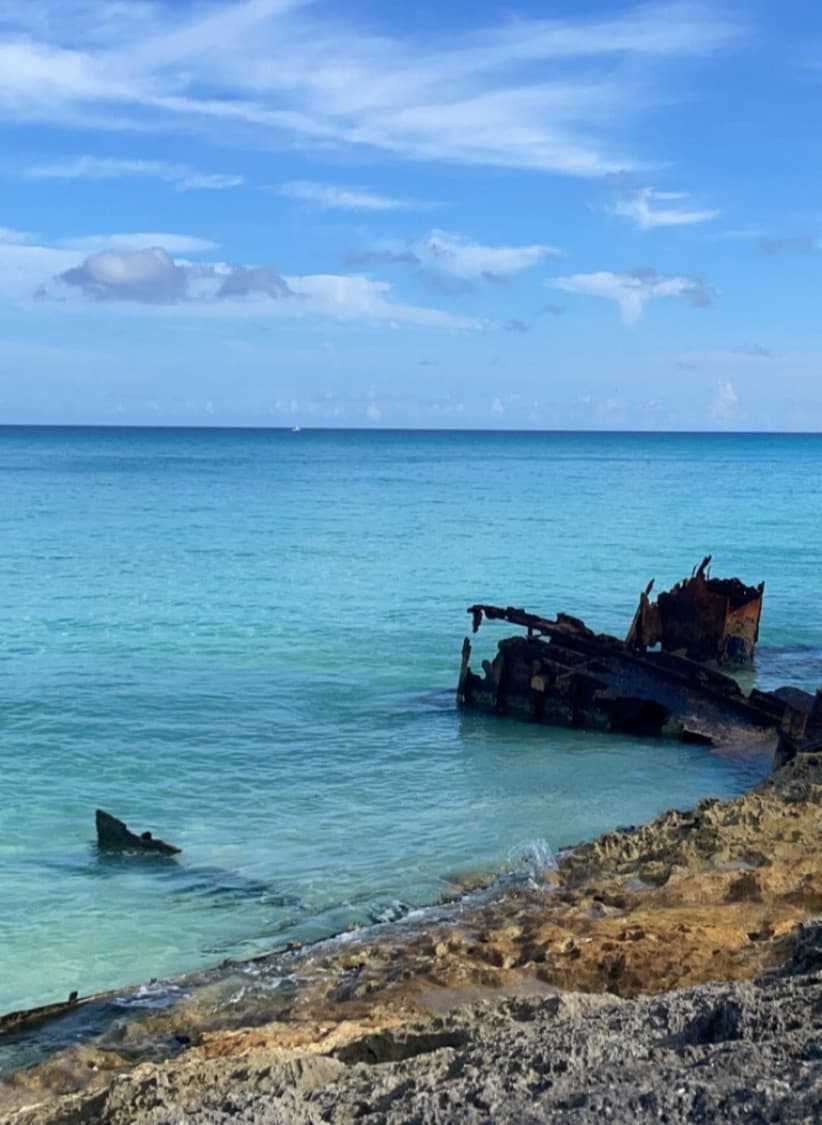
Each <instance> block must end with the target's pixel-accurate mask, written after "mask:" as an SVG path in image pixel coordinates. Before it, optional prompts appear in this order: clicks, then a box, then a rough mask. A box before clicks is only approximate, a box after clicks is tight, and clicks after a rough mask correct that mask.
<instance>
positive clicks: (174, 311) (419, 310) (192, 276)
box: [0, 236, 486, 331]
mask: <svg viewBox="0 0 822 1125" xmlns="http://www.w3.org/2000/svg"><path fill="white" fill-rule="evenodd" d="M131 237H133V236H129V238H131ZM129 238H124V239H123V240H122V242H121V243H120V244H119V245H124V248H122V249H120V248H118V245H117V240H116V239H115V240H114V243H115V244H112V240H111V238H108V239H104V240H103V242H102V245H103V248H102V249H100V248H99V243H98V239H97V238H94V239H90V240H89V241H90V242H91V244H92V245H93V246H94V250H93V251H92V252H91V253H90V254H87V255H86V256H83V253H84V251H83V250H80V251H78V250H77V249H69V248H67V247H65V246H57V247H54V246H36V245H26V244H21V243H10V242H9V243H5V244H4V243H2V242H0V298H4V299H6V300H8V301H11V302H14V303H17V304H22V305H26V306H29V307H31V306H32V305H33V304H38V305H39V307H40V308H41V309H43V310H45V309H46V308H51V309H54V310H57V309H62V310H64V311H72V310H78V309H82V308H83V307H88V306H89V304H93V305H94V306H95V307H96V308H98V309H100V308H104V307H106V305H111V306H113V307H116V308H117V309H118V311H120V312H121V313H122V312H129V311H131V312H133V313H142V314H144V315H145V314H151V315H155V316H158V315H169V316H170V315H176V316H188V317H204V316H205V317H212V318H217V317H219V318H238V319H244V318H249V317H253V318H255V319H260V318H261V317H263V318H265V317H270V318H272V319H273V318H280V319H283V318H289V319H311V318H313V319H324V320H334V321H339V322H346V323H352V324H360V323H361V324H376V323H382V324H388V325H397V326H400V325H407V326H413V327H419V328H431V329H446V330H460V331H467V330H477V329H481V328H484V327H485V326H486V325H485V322H484V321H482V320H478V319H476V318H474V317H468V316H458V315H455V314H453V313H450V312H446V311H443V310H440V309H436V308H430V307H427V306H424V305H414V304H409V303H407V302H403V301H401V300H398V299H397V298H396V297H395V295H394V291H393V288H392V286H391V285H390V284H389V283H388V282H385V281H377V280H374V279H372V278H368V277H364V276H361V275H359V274H309V275H299V274H296V275H289V276H288V277H283V276H282V275H280V274H279V273H277V272H276V271H275V270H274V269H272V267H270V266H265V265H242V264H240V265H238V264H232V263H227V262H192V261H188V260H186V259H185V258H175V257H174V256H173V253H172V252H171V250H170V249H169V246H168V244H166V245H165V246H163V245H162V243H161V242H159V241H157V240H155V239H154V238H151V239H149V240H148V241H147V242H145V241H143V240H142V239H141V238H135V239H134V244H133V248H132V244H131V243H130V241H129ZM146 238H148V236H146ZM82 241H84V240H78V242H82Z"/></svg>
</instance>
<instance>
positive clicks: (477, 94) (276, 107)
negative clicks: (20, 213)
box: [0, 0, 741, 176]
mask: <svg viewBox="0 0 822 1125" xmlns="http://www.w3.org/2000/svg"><path fill="white" fill-rule="evenodd" d="M131 8H133V9H134V10H133V12H129V11H127V10H126V9H131ZM2 12H3V16H4V20H3V25H4V26H5V27H6V28H7V29H8V30H7V34H6V39H5V41H2V42H0V117H3V116H4V117H5V118H6V119H7V120H13V121H14V122H15V123H16V124H20V123H21V122H27V121H28V122H46V123H48V124H52V125H54V124H63V125H84V126H87V127H91V128H96V129H116V130H118V131H120V132H122V130H123V129H125V128H129V127H130V128H133V129H137V128H139V129H150V128H160V129H165V128H168V126H169V125H173V126H174V127H176V128H185V127H189V128H191V127H198V126H199V127H207V128H210V131H211V134H212V135H214V134H216V135H217V137H218V139H219V138H220V136H221V135H222V134H223V132H224V128H225V123H226V122H232V123H234V124H235V126H236V128H235V129H234V130H233V131H232V140H236V139H237V138H238V137H239V138H240V139H241V140H243V139H247V140H248V141H249V142H250V143H252V144H253V145H254V146H255V147H260V145H261V144H269V145H270V144H271V143H278V144H279V143H283V142H284V141H285V142H288V143H292V142H293V141H294V140H295V139H296V140H297V141H299V142H301V143H304V144H308V145H316V144H322V145H324V146H327V145H329V144H334V145H340V144H345V145H354V146H369V147H372V148H376V149H380V150H382V151H386V152H390V153H396V154H400V155H403V156H406V157H409V158H413V159H422V160H438V161H445V162H448V163H461V164H491V165H497V166H502V167H512V168H533V169H541V170H544V171H552V172H561V173H566V174H571V175H577V176H600V175H603V174H606V173H608V172H617V171H621V170H625V169H627V168H637V167H639V166H641V165H642V161H641V160H640V159H638V158H637V157H636V156H635V155H633V154H632V153H630V152H628V151H625V150H624V148H623V146H622V145H621V143H620V141H619V137H620V135H621V134H622V133H623V126H626V125H631V124H632V123H633V122H634V120H635V118H636V117H637V116H638V115H639V114H641V113H642V112H643V111H645V110H646V109H648V108H649V107H652V106H654V105H656V104H660V103H662V102H664V101H665V99H666V97H667V96H668V91H667V90H666V87H665V83H664V82H662V81H659V80H658V79H659V77H660V75H659V73H658V72H656V71H655V72H654V75H653V77H654V78H655V79H657V80H656V81H654V82H650V81H648V80H647V75H646V74H645V73H644V72H643V68H647V67H649V66H651V67H653V66H654V65H655V64H656V63H658V62H660V61H664V62H665V63H666V69H670V66H669V64H670V63H671V62H672V61H673V60H677V59H683V60H684V59H699V58H702V57H705V56H708V55H710V54H712V53H714V52H716V51H718V50H721V49H723V48H726V47H728V46H730V45H732V44H734V43H735V42H736V41H737V40H738V39H739V38H740V35H741V29H740V26H739V25H738V24H736V23H734V21H733V20H732V19H730V18H729V17H727V16H726V15H724V14H723V13H722V12H721V11H718V10H717V9H716V8H715V7H713V6H709V5H708V4H706V3H699V2H676V0H673V2H669V3H664V2H657V3H644V4H639V5H635V6H633V7H630V6H629V7H625V8H623V9H622V10H620V11H618V12H616V13H614V14H609V15H608V16H605V17H603V18H596V17H591V16H587V17H575V18H567V19H539V18H530V19H529V18H523V19H511V18H506V19H503V20H499V21H498V22H497V23H496V24H495V25H494V26H490V27H486V28H484V29H482V30H476V31H473V32H472V31H470V30H469V31H467V32H466V33H464V34H462V35H461V36H460V38H459V40H456V39H455V38H454V37H453V36H452V35H451V33H450V31H446V30H444V31H443V32H442V33H441V34H439V35H436V34H435V35H432V36H429V37H428V39H427V40H426V41H423V40H422V38H421V37H419V36H414V37H412V36H411V35H407V36H405V37H400V36H399V35H398V34H397V33H392V34H390V35H389V34H378V33H376V32H372V31H369V30H367V29H365V28H364V27H358V26H357V25H356V23H355V21H354V19H353V18H352V17H351V16H350V15H348V16H346V17H345V19H343V17H342V16H341V15H339V14H338V13H337V12H336V11H335V10H334V8H333V7H332V5H331V4H330V3H328V2H320V0H314V2H312V0H215V2H214V3H211V4H208V5H202V4H187V5H182V4H178V3H177V2H176V0H155V2H154V3H134V4H133V5H124V4H122V2H117V0H99V2H98V3H89V2H88V0H28V2H27V3H26V4H17V5H13V4H10V3H8V2H6V3H5V4H3V8H2ZM626 131H627V130H626Z"/></svg>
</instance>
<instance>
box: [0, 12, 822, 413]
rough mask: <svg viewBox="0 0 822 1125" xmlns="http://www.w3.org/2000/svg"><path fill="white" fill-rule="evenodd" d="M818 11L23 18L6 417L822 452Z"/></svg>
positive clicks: (6, 251) (10, 43)
mask: <svg viewBox="0 0 822 1125" xmlns="http://www.w3.org/2000/svg"><path fill="white" fill-rule="evenodd" d="M820 120H822V5H820V4H819V3H818V0H787V2H786V3H782V4H776V3H774V2H773V0H748V2H746V3H735V4H731V3H728V4H726V3H724V2H723V0H715V2H712V3H699V2H688V0H685V2H676V0H672V2H649V3H639V4H623V3H617V2H615V0H540V2H539V3H537V2H535V0H522V2H519V3H518V2H516V0H513V2H509V3H504V4H502V3H496V2H490V0H472V2H471V3H468V2H466V0H450V2H449V3H448V4H443V3H442V2H441V0H437V2H436V3H435V2H434V0H416V2H414V0H411V2H409V3H406V4H403V5H399V4H397V5H394V4H386V3H385V2H384V0H383V2H379V3H378V2H377V0H347V2H346V3H344V4H342V3H339V2H332V0H26V3H25V4H23V3H20V0H14V2H11V0H0V138H2V139H1V140H0V424H21V423H22V424H27V423H33V424H103V425H194V426H210V425H222V426H302V427H313V426H339V427H347V426H357V427H389V428H394V427H399V428H404V427H422V428H483V429H484V428H492V429H537V430H553V429H586V430H587V429H616V430H625V429H630V430H786V431H791V430H805V431H818V430H822V378H821V376H822V333H820V331H819V326H820V325H821V324H822V315H820V314H822V284H820V283H821V282H822V129H820V124H819V123H820Z"/></svg>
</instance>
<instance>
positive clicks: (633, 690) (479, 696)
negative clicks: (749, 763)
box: [457, 605, 811, 746]
mask: <svg viewBox="0 0 822 1125" xmlns="http://www.w3.org/2000/svg"><path fill="white" fill-rule="evenodd" d="M469 613H471V615H472V619H473V624H474V632H476V630H477V629H478V628H479V625H480V623H481V621H482V620H483V618H488V619H490V620H504V621H508V622H510V623H511V624H515V625H520V626H523V627H524V628H525V629H526V630H527V635H526V636H515V637H507V638H505V639H503V640H501V641H499V643H498V649H497V654H496V656H495V657H494V659H493V660H491V661H487V660H486V661H483V664H482V668H483V674H482V675H478V674H477V673H474V672H473V671H472V670H471V668H470V658H471V642H470V641H469V640H468V638H466V639H465V642H464V643H463V649H462V665H461V668H460V678H459V686H458V689H457V698H458V702H459V704H460V705H461V706H463V707H467V708H475V709H478V710H482V711H487V712H491V713H494V714H497V715H510V716H512V717H516V718H519V719H525V720H527V721H530V722H536V723H545V724H548V725H552V726H565V727H577V728H582V729H585V730H600V731H612V732H620V733H626V734H634V735H650V736H654V737H671V738H678V739H680V740H682V741H686V742H688V741H690V742H702V743H706V744H711V745H716V746H730V745H743V744H750V743H752V742H761V743H768V744H769V745H770V744H772V745H775V744H776V741H777V737H778V731H779V729H780V727H781V725H782V724H783V723H786V722H787V723H790V722H793V721H798V720H796V715H797V714H799V713H800V712H801V710H802V707H810V702H808V701H809V700H811V697H806V696H804V693H798V694H799V696H802V697H803V701H802V707H800V706H799V701H798V700H797V699H794V700H793V701H792V702H788V701H786V700H785V699H782V698H780V697H779V696H778V695H777V694H775V693H766V692H755V693H752V694H751V696H746V695H744V694H743V692H742V691H741V689H740V687H739V685H738V684H737V683H736V681H735V680H733V679H732V678H731V677H729V676H726V675H724V674H723V673H721V672H718V671H716V670H713V669H711V668H707V667H705V666H703V665H701V664H697V663H696V662H695V661H693V660H689V659H687V658H686V657H682V656H678V655H674V654H671V653H667V652H641V651H638V650H637V649H635V648H634V647H632V646H630V645H628V644H626V643H625V642H623V641H620V640H618V639H617V638H616V637H612V636H608V635H607V634H596V633H593V632H592V631H591V630H590V629H588V628H587V627H586V626H585V624H584V623H583V622H582V621H579V620H578V619H577V618H573V617H569V616H567V615H564V614H560V615H558V617H557V618H556V619H555V620H549V619H546V618H541V617H538V616H536V615H534V614H530V613H526V612H525V611H524V610H521V609H515V608H513V607H507V608H505V609H502V608H500V607H498V606H487V605H475V606H471V608H470V609H469Z"/></svg>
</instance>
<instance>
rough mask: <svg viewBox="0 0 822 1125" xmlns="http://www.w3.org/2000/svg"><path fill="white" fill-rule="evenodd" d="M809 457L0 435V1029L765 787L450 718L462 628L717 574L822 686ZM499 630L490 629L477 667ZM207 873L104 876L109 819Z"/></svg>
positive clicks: (130, 868) (458, 439)
mask: <svg viewBox="0 0 822 1125" xmlns="http://www.w3.org/2000/svg"><path fill="white" fill-rule="evenodd" d="M820 469H822V439H820V438H816V437H802V436H799V437H797V436H791V437H769V436H760V435H757V436H747V435H743V436H724V435H717V436H689V435H614V434H588V435H574V434H554V435H552V434H543V435H540V434H465V433H463V434H447V433H384V432H383V433H380V432H357V433H355V432H329V431H325V432H322V431H303V432H301V433H299V434H292V433H290V432H281V431H279V432H278V431H190V430H189V431H182V430H152V431H145V430H143V431H139V430H97V429H88V430H70V429H69V430H53V429H0V495H1V496H2V497H3V503H2V506H0V529H1V530H2V549H0V612H2V621H3V629H2V633H1V634H0V766H1V767H2V775H1V776H2V780H3V783H2V792H1V793H0V1011H3V1010H8V1009H11V1008H17V1007H23V1006H28V1005H33V1004H37V1003H44V1002H49V1001H52V1000H55V999H61V998H64V997H65V995H67V994H68V992H69V991H71V990H73V989H78V990H79V991H80V992H81V993H85V992H89V991H92V990H98V989H103V988H108V987H119V986H121V985H123V984H125V983H127V982H136V981H140V980H147V979H149V978H151V977H163V976H167V975H169V974H172V973H175V972H179V971H181V970H186V969H191V968H195V967H197V966H200V965H207V964H212V963H214V962H216V961H218V960H220V959H221V958H223V957H227V956H231V957H235V956H245V955H249V954H252V953H254V952H259V951H261V950H265V949H269V948H272V947H275V946H279V945H284V944H285V943H286V942H288V941H291V940H302V941H305V940H312V939H315V938H319V937H322V936H326V935H328V934H331V933H335V932H337V931H339V930H340V929H342V928H345V927H347V926H350V925H353V924H359V923H363V922H367V921H369V920H373V919H377V918H380V917H389V916H395V915H397V914H400V913H401V912H402V910H403V909H405V908H407V907H408V906H412V905H415V904H419V903H424V902H430V901H432V900H435V899H436V898H437V897H438V896H440V895H442V894H443V893H444V892H446V891H450V890H453V888H454V886H455V885H458V883H459V880H460V879H461V878H462V877H463V876H465V877H468V876H470V875H471V874H472V873H476V872H477V871H485V872H490V871H494V870H499V869H500V868H502V867H504V866H506V865H508V864H512V863H513V864H515V863H516V862H517V861H518V857H519V856H520V855H521V854H522V853H523V851H525V850H527V848H528V846H529V843H530V842H532V841H534V840H539V839H544V840H546V841H547V842H548V843H549V844H550V846H551V847H553V848H558V847H562V846H564V845H566V844H570V843H572V842H574V841H576V840H578V839H580V838H583V837H586V836H591V835H593V834H595V833H597V832H599V831H601V830H604V829H607V828H610V827H613V826H615V825H617V824H625V823H630V822H638V821H641V820H644V819H647V818H649V817H651V816H653V815H655V814H656V813H657V812H659V811H661V810H662V809H663V808H666V807H668V806H670V805H679V806H686V805H689V804H692V803H693V801H694V800H696V799H698V798H699V797H701V796H705V795H709V794H710V795H717V796H726V795H730V794H731V793H734V792H737V791H738V790H740V789H741V788H744V787H745V786H747V785H748V784H750V782H751V781H752V780H754V779H755V778H756V777H758V776H760V775H761V773H762V772H763V770H764V769H766V768H767V762H766V761H763V759H762V758H761V757H757V756H752V757H747V756H745V757H739V756H724V757H723V756H720V755H717V754H714V753H711V752H710V751H708V750H706V749H705V748H704V747H695V746H681V745H678V744H672V745H668V744H663V743H659V742H653V741H650V742H649V741H638V740H634V739H630V738H621V739H612V738H606V737H604V736H597V735H591V734H584V733H580V732H568V731H549V730H546V729H534V728H530V727H527V726H520V725H518V724H516V723H513V722H506V721H500V720H495V719H493V718H485V717H481V716H477V715H460V714H459V713H457V712H456V710H455V708H454V704H453V696H452V694H451V690H452V688H453V685H454V682H455V678H456V672H457V668H458V664H459V653H460V647H461V643H462V638H463V636H464V634H465V632H466V631H467V624H468V618H467V616H466V614H465V607H466V606H467V605H468V604H470V603H471V602H474V601H488V602H501V603H504V604H515V605H524V606H526V607H528V608H532V609H535V610H537V611H539V612H544V613H546V614H553V613H555V612H556V611H557V610H560V609H565V610H568V611H570V612H574V613H577V614H579V615H581V616H584V617H585V619H586V620H587V621H588V622H589V624H591V625H592V626H594V627H596V628H598V629H609V630H613V631H616V632H618V633H621V632H624V631H625V629H626V628H627V624H628V622H629V621H630V617H631V614H632V612H633V608H634V606H635V603H636V598H637V594H638V591H639V589H640V588H641V587H644V585H645V583H646V581H647V579H648V578H649V577H651V576H652V575H655V576H656V578H657V580H658V584H659V585H660V586H665V585H668V584H670V583H671V582H673V581H675V580H676V579H678V578H680V577H682V576H683V575H684V574H685V573H686V572H689V571H690V569H691V567H692V566H693V565H694V564H695V563H696V562H698V561H699V560H700V559H701V557H702V556H703V555H704V554H706V553H708V552H709V551H711V552H713V554H714V558H715V560H716V562H715V572H716V573H718V574H739V575H740V576H741V577H743V578H744V579H746V580H748V581H759V580H760V579H761V578H764V579H765V580H766V595H765V612H764V619H763V632H762V643H761V648H760V659H759V664H758V669H757V679H758V681H759V682H761V683H762V684H764V685H765V686H775V685H776V684H777V683H780V682H784V681H786V680H791V681H792V682H798V683H800V684H801V685H802V686H805V687H809V688H813V687H815V686H816V685H817V683H818V682H820V681H822V599H820V598H819V597H818V584H817V575H818V573H819V567H820V560H822V531H820V530H819V527H818V521H816V520H815V518H814V513H815V512H816V511H818V510H819V493H820V490H821V489H822V473H820ZM504 632H505V630H504V629H503V628H502V627H493V626H487V625H486V626H484V627H483V630H482V632H481V633H480V635H479V637H478V638H477V640H476V642H475V648H476V655H477V658H480V657H481V656H484V655H491V654H492V652H493V649H494V643H495V639H496V638H497V637H498V636H501V635H504ZM96 806H101V807H103V808H107V809H109V810H111V811H112V812H114V813H115V814H116V815H118V816H121V817H123V818H124V819H126V820H127V821H128V822H129V824H130V825H131V826H132V827H133V828H135V829H137V830H142V829H143V828H150V829H151V830H152V831H153V832H154V833H155V834H157V835H160V836H163V837H164V838H165V839H168V840H170V841H172V842H174V843H176V844H178V845H180V846H182V847H183V848H184V851H183V854H182V855H181V856H180V857H179V860H178V861H177V862H174V861H163V862H158V861H156V860H154V861H148V862H146V861H137V862H133V863H127V862H123V861H122V860H120V861H111V860H109V859H103V858H101V857H100V856H98V855H97V853H96V849H95V848H94V846H93V843H92V838H93V811H94V808H95V807H96Z"/></svg>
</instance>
